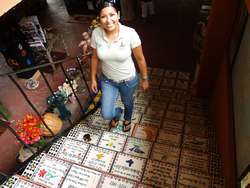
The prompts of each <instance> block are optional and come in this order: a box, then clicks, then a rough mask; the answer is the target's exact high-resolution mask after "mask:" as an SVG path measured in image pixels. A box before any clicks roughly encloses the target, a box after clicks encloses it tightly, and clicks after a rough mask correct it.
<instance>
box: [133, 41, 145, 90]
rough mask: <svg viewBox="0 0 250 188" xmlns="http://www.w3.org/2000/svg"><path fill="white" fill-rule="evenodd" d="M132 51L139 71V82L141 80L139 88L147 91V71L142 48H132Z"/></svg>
mask: <svg viewBox="0 0 250 188" xmlns="http://www.w3.org/2000/svg"><path fill="white" fill-rule="evenodd" d="M132 51H133V54H134V56H135V59H136V62H137V64H138V67H139V70H140V74H141V80H142V82H141V87H142V89H143V90H147V89H148V87H149V83H148V71H147V63H146V60H145V57H144V55H143V51H142V46H141V45H140V46H138V47H136V48H133V49H132Z"/></svg>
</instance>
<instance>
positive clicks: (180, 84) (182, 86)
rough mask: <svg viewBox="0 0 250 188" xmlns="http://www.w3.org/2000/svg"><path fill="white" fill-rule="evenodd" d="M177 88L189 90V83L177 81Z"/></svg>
mask: <svg viewBox="0 0 250 188" xmlns="http://www.w3.org/2000/svg"><path fill="white" fill-rule="evenodd" d="M175 87H176V88H177V89H183V90H187V89H188V87H189V82H188V81H185V80H176V83H175Z"/></svg>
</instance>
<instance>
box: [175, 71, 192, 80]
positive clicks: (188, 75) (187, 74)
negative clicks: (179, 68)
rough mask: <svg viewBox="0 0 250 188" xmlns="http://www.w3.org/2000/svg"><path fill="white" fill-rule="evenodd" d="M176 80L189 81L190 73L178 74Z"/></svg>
mask: <svg viewBox="0 0 250 188" xmlns="http://www.w3.org/2000/svg"><path fill="white" fill-rule="evenodd" d="M177 78H178V79H180V80H189V79H190V73H189V72H178V76H177Z"/></svg>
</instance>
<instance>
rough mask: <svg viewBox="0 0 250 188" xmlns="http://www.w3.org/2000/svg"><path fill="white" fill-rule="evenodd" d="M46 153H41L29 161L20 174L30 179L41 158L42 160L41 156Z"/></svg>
mask: <svg viewBox="0 0 250 188" xmlns="http://www.w3.org/2000/svg"><path fill="white" fill-rule="evenodd" d="M46 155H47V154H46V153H41V154H40V155H38V156H37V157H36V158H35V159H33V160H32V161H31V162H29V164H28V165H27V167H26V168H25V170H24V171H23V173H22V176H23V177H26V178H28V179H31V178H32V176H33V174H34V171H35V170H36V168H37V166H38V165H39V164H40V162H41V161H42V160H44V159H43V158H44V157H46Z"/></svg>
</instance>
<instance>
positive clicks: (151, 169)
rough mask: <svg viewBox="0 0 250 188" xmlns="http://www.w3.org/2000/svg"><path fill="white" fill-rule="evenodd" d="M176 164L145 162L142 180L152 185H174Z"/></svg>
mask: <svg viewBox="0 0 250 188" xmlns="http://www.w3.org/2000/svg"><path fill="white" fill-rule="evenodd" d="M175 177H176V166H174V165H170V164H167V163H163V162H159V161H152V160H149V161H148V162H147V166H146V169H145V172H144V175H143V179H142V182H143V183H146V184H149V185H152V186H153V187H161V188H165V187H174V184H175Z"/></svg>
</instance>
